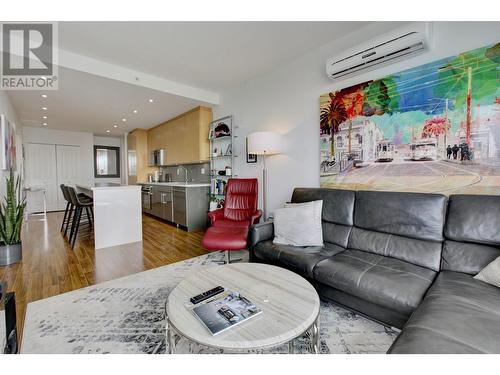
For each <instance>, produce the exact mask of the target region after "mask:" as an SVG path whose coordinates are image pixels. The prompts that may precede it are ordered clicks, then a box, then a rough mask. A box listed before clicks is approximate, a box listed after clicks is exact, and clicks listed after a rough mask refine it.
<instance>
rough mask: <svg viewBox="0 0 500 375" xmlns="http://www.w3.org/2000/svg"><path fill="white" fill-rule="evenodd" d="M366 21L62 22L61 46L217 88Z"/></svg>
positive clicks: (187, 81) (258, 72)
mask: <svg viewBox="0 0 500 375" xmlns="http://www.w3.org/2000/svg"><path fill="white" fill-rule="evenodd" d="M368 23H369V22H61V23H59V45H60V48H62V49H65V50H68V51H71V52H75V53H78V54H82V55H86V56H90V57H93V58H96V59H99V60H103V61H106V62H110V63H114V64H117V65H122V66H125V67H128V68H131V69H135V70H139V71H143V72H147V73H149V74H153V75H156V76H158V77H163V78H167V79H171V80H174V81H178V82H182V83H185V84H189V85H194V86H196V87H200V88H204V89H210V90H214V91H221V90H224V89H227V88H229V87H232V86H235V85H238V84H240V83H242V82H245V81H247V80H249V79H251V78H253V77H255V76H257V75H259V74H260V73H263V72H265V71H267V70H269V69H272V68H273V67H275V66H276V65H277V64H280V63H284V62H286V61H288V60H290V59H293V58H296V57H299V56H301V55H303V54H304V53H305V52H307V51H309V50H311V49H314V48H316V47H319V46H321V45H323V44H326V43H328V42H331V41H333V40H335V39H336V38H339V37H341V36H344V35H346V34H348V33H350V32H353V31H355V30H357V29H359V28H360V27H363V26H366V25H367V24H368Z"/></svg>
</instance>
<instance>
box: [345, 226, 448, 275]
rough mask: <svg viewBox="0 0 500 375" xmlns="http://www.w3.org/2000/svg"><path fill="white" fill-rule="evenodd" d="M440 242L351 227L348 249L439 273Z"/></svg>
mask: <svg viewBox="0 0 500 375" xmlns="http://www.w3.org/2000/svg"><path fill="white" fill-rule="evenodd" d="M442 246H443V245H442V242H438V241H424V240H417V239H414V238H409V237H403V236H397V235H394V234H387V233H381V232H375V231H371V230H365V229H361V228H357V227H353V228H352V231H351V235H350V236H349V245H348V247H349V248H352V249H357V250H363V251H366V252H369V253H374V254H379V255H384V256H388V257H392V258H396V259H399V260H403V261H405V262H409V263H413V264H416V265H418V266H422V267H426V268H429V269H431V270H433V271H439V269H440V264H441V250H442Z"/></svg>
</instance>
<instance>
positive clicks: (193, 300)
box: [190, 285, 224, 305]
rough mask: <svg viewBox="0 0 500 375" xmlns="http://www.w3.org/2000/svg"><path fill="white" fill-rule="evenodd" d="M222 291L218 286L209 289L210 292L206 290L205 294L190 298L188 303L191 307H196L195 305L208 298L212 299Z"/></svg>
mask: <svg viewBox="0 0 500 375" xmlns="http://www.w3.org/2000/svg"><path fill="white" fill-rule="evenodd" d="M223 291H224V288H223V287H221V286H220V285H219V286H216V287H215V288H213V289H210V290H207V291H206V292H203V293H201V294H198V295H197V296H194V297H191V298H190V301H191V303H192V304H193V305H196V304H197V303H200V302H202V301H205V300H206V299H209V298H210V297H213V296H215V295H216V294H219V293H222V292H223Z"/></svg>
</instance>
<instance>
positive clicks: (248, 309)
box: [192, 291, 262, 335]
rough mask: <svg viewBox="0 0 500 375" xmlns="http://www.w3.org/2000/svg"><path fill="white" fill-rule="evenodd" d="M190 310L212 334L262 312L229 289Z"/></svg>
mask: <svg viewBox="0 0 500 375" xmlns="http://www.w3.org/2000/svg"><path fill="white" fill-rule="evenodd" d="M192 311H193V313H194V315H195V316H196V317H197V318H198V319H199V320H200V321H201V322H202V323H203V325H204V326H205V327H206V328H207V329H208V330H209V331H210V333H211V334H212V335H217V334H218V333H221V332H224V331H225V330H227V329H229V328H231V327H233V326H236V325H238V324H240V323H243V322H244V321H247V320H248V319H251V318H253V317H254V316H257V315H259V314H260V313H261V312H262V310H261V309H259V308H258V307H257V306H255V304H253V303H252V302H251V301H250V300H248V299H247V298H245V297H243V296H242V295H240V294H239V293H238V292H231V291H229V292H226V293H224V294H223V295H222V296H218V297H217V298H215V299H212V300H209V301H207V302H205V303H203V304H200V305H199V306H195V307H194V308H192Z"/></svg>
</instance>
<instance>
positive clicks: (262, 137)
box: [248, 132, 281, 155]
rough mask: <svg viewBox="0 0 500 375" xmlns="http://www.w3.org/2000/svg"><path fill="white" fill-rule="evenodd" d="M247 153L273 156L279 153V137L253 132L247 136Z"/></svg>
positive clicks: (269, 133) (275, 134)
mask: <svg viewBox="0 0 500 375" xmlns="http://www.w3.org/2000/svg"><path fill="white" fill-rule="evenodd" d="M248 153H249V154H257V155H263V154H266V155H273V154H279V153H281V135H280V134H277V133H273V132H255V133H252V134H250V135H249V136H248Z"/></svg>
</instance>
